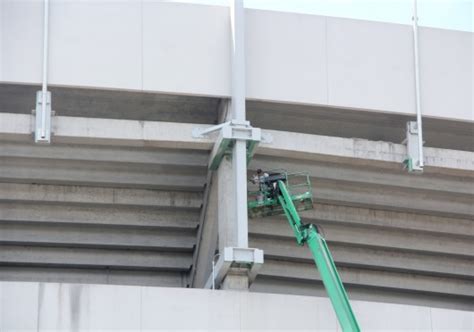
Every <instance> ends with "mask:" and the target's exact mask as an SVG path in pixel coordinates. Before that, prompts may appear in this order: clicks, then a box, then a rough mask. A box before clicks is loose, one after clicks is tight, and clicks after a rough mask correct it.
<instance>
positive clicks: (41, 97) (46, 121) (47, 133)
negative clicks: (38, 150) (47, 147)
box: [33, 91, 53, 144]
mask: <svg viewBox="0 0 474 332" xmlns="http://www.w3.org/2000/svg"><path fill="white" fill-rule="evenodd" d="M52 113H53V111H52V110H51V92H49V91H47V92H46V93H43V91H38V92H36V109H35V110H33V114H35V128H34V132H35V143H43V144H49V143H51V132H52V128H51V115H52Z"/></svg>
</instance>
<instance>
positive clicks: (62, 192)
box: [0, 183, 202, 210]
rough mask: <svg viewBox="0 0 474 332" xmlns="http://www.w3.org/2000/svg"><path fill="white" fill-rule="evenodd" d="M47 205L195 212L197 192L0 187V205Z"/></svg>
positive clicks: (12, 184) (23, 185) (200, 197)
mask: <svg viewBox="0 0 474 332" xmlns="http://www.w3.org/2000/svg"><path fill="white" fill-rule="evenodd" d="M1 201H17V202H33V201H40V202H49V203H64V204H83V205H98V204H100V205H112V206H150V207H154V208H159V207H160V208H167V209H187V210H191V209H199V208H200V206H201V203H202V193H200V192H184V191H180V192H173V191H158V190H146V189H127V188H103V187H102V188H101V187H86V186H60V185H59V186H58V185H42V184H22V183H0V202H1Z"/></svg>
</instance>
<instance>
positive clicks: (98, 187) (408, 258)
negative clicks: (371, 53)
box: [0, 113, 474, 310]
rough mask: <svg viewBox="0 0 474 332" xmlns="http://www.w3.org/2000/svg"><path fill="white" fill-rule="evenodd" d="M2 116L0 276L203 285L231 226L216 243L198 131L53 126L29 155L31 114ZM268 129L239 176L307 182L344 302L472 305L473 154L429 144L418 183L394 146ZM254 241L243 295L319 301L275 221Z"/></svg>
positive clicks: (204, 144) (304, 265)
mask: <svg viewBox="0 0 474 332" xmlns="http://www.w3.org/2000/svg"><path fill="white" fill-rule="evenodd" d="M0 119H1V120H2V121H0V136H1V138H2V142H1V143H0V177H2V179H3V181H5V182H3V183H0V221H1V227H0V231H1V232H2V234H0V242H1V245H2V248H3V249H4V250H3V256H2V259H3V263H1V264H0V265H2V266H1V267H0V279H3V280H33V281H38V280H40V281H69V282H84V283H119V284H135V285H163V286H186V285H188V284H189V283H190V282H191V277H190V268H191V265H193V266H192V272H191V274H192V276H194V278H195V279H194V284H193V285H194V286H196V287H199V286H202V285H203V284H204V283H205V282H206V281H207V278H208V277H209V275H210V268H211V260H212V257H214V254H215V252H216V248H217V247H218V239H220V240H221V245H224V244H223V243H225V242H224V240H225V238H226V237H225V236H228V238H229V239H232V228H228V229H225V228H224V229H223V233H222V234H221V235H220V236H218V234H217V233H218V230H217V228H218V223H219V222H218V215H219V212H218V210H217V204H218V201H222V202H223V203H226V202H227V203H229V201H228V199H226V197H228V196H229V195H228V194H226V191H225V184H226V183H228V182H229V181H230V179H229V178H228V176H227V177H226V176H223V175H226V174H221V177H222V179H221V183H220V185H221V186H219V183H218V182H217V178H218V175H217V174H214V180H213V184H212V185H211V187H210V198H209V199H210V200H209V202H208V203H209V204H208V211H207V212H206V213H205V214H203V211H200V210H199V209H200V207H201V204H202V203H203V193H202V191H203V186H204V183H206V182H209V179H208V178H207V179H206V177H208V176H207V170H206V165H207V162H208V153H209V150H210V149H211V147H212V144H213V138H212V137H211V138H210V139H199V140H196V139H194V138H193V137H192V135H191V131H192V129H193V128H195V127H197V126H202V127H205V126H206V125H202V124H201V125H197V124H188V123H170V122H168V123H167V122H152V121H135V120H113V119H92V118H75V117H56V118H55V122H56V123H55V126H56V129H57V132H56V136H55V137H54V138H53V144H52V145H50V146H35V145H33V144H32V142H31V133H30V130H31V129H30V125H31V124H30V121H31V119H32V117H31V116H30V115H24V114H8V113H1V114H0ZM4 120H5V121H4ZM104 128H107V129H105V130H104ZM268 133H270V134H271V135H272V136H273V142H272V143H270V144H261V146H260V147H259V149H258V152H257V155H256V156H255V158H254V159H253V161H252V163H251V164H250V165H249V172H250V173H252V172H254V171H255V169H257V168H263V169H269V168H285V169H287V170H289V171H302V170H303V171H308V172H309V173H310V176H311V181H312V183H313V191H314V198H315V209H314V210H312V211H308V212H305V213H303V214H302V217H303V219H304V221H305V222H312V223H316V224H318V225H320V226H322V228H323V230H324V234H325V236H326V238H327V240H328V243H329V246H330V247H331V249H333V251H334V257H335V260H336V264H337V265H338V267H340V268H341V275H342V277H343V280H344V281H345V282H346V285H347V289H348V291H349V294H350V296H354V297H355V298H356V299H369V300H372V301H381V302H398V303H412V304H417V305H425V306H436V307H445V308H457V309H464V310H466V309H470V308H471V307H470V306H471V303H472V298H474V294H472V291H471V289H472V276H473V274H474V271H473V270H472V264H471V261H472V259H473V257H474V252H473V251H472V243H473V242H472V241H473V238H474V229H473V224H472V221H471V220H472V217H473V215H474V213H473V207H472V201H473V189H472V188H473V181H474V180H473V179H474V177H473V170H474V165H473V163H474V161H473V153H472V152H466V151H456V150H446V149H438V148H426V150H425V151H426V164H427V166H426V169H425V172H424V173H423V175H421V176H413V175H409V174H407V172H406V171H404V170H403V169H402V165H401V162H402V160H403V158H404V155H405V147H404V146H403V145H401V144H392V143H388V142H376V141H368V140H361V139H353V138H341V137H329V136H320V135H313V134H307V133H293V132H283V131H276V130H269V131H268ZM85 143H87V144H85ZM219 188H221V189H220V190H219ZM222 202H221V204H222ZM221 206H222V205H221ZM221 212H224V211H221ZM227 212H228V211H227ZM221 221H222V220H221ZM198 225H200V226H199V227H200V230H199V232H198V231H197V230H196V227H197V226H198ZM221 226H225V225H221ZM102 228H104V229H102ZM221 228H222V227H221ZM226 232H228V234H227V233H226ZM36 233H38V234H42V236H41V238H35V236H34V234H36ZM71 233H72V234H75V235H71ZM198 234H199V236H198ZM249 240H250V245H251V246H252V247H256V248H262V249H264V251H265V253H266V257H265V259H266V261H267V262H268V264H267V266H264V267H263V270H262V274H261V275H260V276H259V277H258V278H257V280H256V281H255V283H254V284H252V286H251V291H252V290H253V291H259V292H261V291H263V292H282V293H294V294H303V295H319V296H325V293H324V290H323V289H322V284H321V281H320V279H319V277H318V274H317V271H316V270H315V269H314V266H313V263H312V261H311V259H310V257H309V253H308V252H307V251H306V249H305V248H297V247H296V246H295V245H294V239H293V238H292V237H291V232H290V230H289V228H288V226H287V223H286V221H285V219H284V218H282V217H278V218H266V219H264V220H260V219H256V220H251V221H250V225H249ZM198 241H200V242H199V248H200V250H199V251H197V250H193V246H194V245H197V244H198ZM125 248H126V249H127V250H124V249H125ZM104 267H105V268H104ZM101 269H102V271H101Z"/></svg>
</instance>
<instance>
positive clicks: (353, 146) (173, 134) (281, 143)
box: [0, 113, 474, 175]
mask: <svg viewBox="0 0 474 332" xmlns="http://www.w3.org/2000/svg"><path fill="white" fill-rule="evenodd" d="M0 120H1V121H0V138H2V139H5V140H20V141H28V140H30V139H31V132H32V121H33V117H32V116H31V115H24V114H11V113H1V114H0ZM206 127H207V126H206V125H198V124H189V123H171V122H153V121H134V120H114V119H93V118H76V117H61V116H57V117H55V118H54V120H53V128H54V137H53V142H56V143H74V144H101V145H122V146H146V147H164V148H179V149H199V150H210V149H211V147H212V144H213V141H212V138H201V139H196V138H193V137H192V135H191V133H192V130H193V128H206ZM266 132H267V133H268V134H270V135H271V136H272V138H273V141H272V143H270V144H261V145H260V146H259V147H258V150H257V154H261V155H271V156H274V157H284V158H296V159H306V160H326V161H335V162H338V161H339V162H341V161H343V162H351V163H357V164H360V165H372V166H377V167H384V168H393V167H395V168H398V169H399V168H400V165H401V163H402V162H403V160H404V158H405V156H406V147H405V146H404V145H402V144H393V143H388V142H375V141H369V140H363V139H349V138H341V137H329V136H320V135H310V134H303V133H291V132H281V131H276V130H266ZM390 164H392V165H391V166H390ZM394 164H395V165H394ZM425 165H426V171H427V172H429V171H430V169H431V168H433V171H435V172H445V170H446V171H449V172H454V173H456V172H457V173H460V174H461V173H462V174H465V175H469V174H470V173H469V172H471V171H473V170H474V153H473V152H468V151H454V150H446V149H437V148H425Z"/></svg>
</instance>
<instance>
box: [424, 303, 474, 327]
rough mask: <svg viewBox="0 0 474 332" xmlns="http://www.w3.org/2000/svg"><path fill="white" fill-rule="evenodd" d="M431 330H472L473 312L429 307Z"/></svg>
mask: <svg viewBox="0 0 474 332" xmlns="http://www.w3.org/2000/svg"><path fill="white" fill-rule="evenodd" d="M431 317H432V322H433V325H432V326H433V332H454V331H457V332H467V331H470V332H472V331H474V313H473V312H469V311H457V310H448V309H441V308H431Z"/></svg>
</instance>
